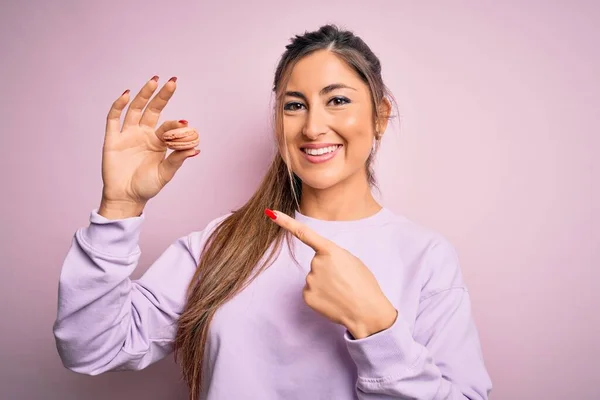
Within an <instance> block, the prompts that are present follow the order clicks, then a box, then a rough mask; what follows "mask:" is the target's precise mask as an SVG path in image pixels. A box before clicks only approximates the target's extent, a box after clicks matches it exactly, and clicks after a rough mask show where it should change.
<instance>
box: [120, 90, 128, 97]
mask: <svg viewBox="0 0 600 400" xmlns="http://www.w3.org/2000/svg"><path fill="white" fill-rule="evenodd" d="M127 93H129V89H127V90H126V91H124V92H123V94H122V95H121V96H125V95H126V94H127Z"/></svg>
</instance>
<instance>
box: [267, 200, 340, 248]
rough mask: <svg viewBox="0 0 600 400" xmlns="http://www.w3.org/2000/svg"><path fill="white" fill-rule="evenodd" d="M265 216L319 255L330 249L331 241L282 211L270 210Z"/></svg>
mask: <svg viewBox="0 0 600 400" xmlns="http://www.w3.org/2000/svg"><path fill="white" fill-rule="evenodd" d="M265 214H266V215H267V216H268V217H269V218H271V219H272V220H273V221H274V222H275V223H276V224H277V225H279V226H281V227H282V228H283V229H285V230H287V231H288V232H290V233H291V234H292V235H294V236H296V237H297V238H298V239H299V240H300V241H301V242H302V243H304V244H306V245H307V246H309V247H311V248H312V249H313V250H314V251H316V252H319V253H326V252H328V250H329V249H330V246H331V241H329V240H328V239H325V238H324V237H323V236H321V235H319V234H318V233H316V232H315V231H313V230H312V229H310V228H309V227H308V226H306V225H304V224H303V223H302V222H299V221H296V220H295V219H294V218H292V217H290V216H289V215H286V214H284V213H282V212H281V211H272V210H269V209H268V208H267V209H266V210H265Z"/></svg>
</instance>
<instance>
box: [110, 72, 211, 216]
mask: <svg viewBox="0 0 600 400" xmlns="http://www.w3.org/2000/svg"><path fill="white" fill-rule="evenodd" d="M176 87H177V85H176V78H171V79H170V80H169V81H168V82H167V83H166V84H165V85H164V86H163V87H162V88H161V89H160V91H159V92H158V94H157V95H156V96H154V98H152V99H151V97H152V95H153V94H154V92H155V91H156V89H157V88H158V77H157V76H155V77H153V78H152V79H150V80H149V81H148V82H147V83H146V84H145V85H144V86H143V87H142V89H141V90H140V91H139V93H138V94H137V95H136V96H135V98H134V99H133V101H132V102H131V104H130V105H129V108H128V110H127V112H126V114H125V117H124V119H123V124H122V126H121V114H122V112H123V110H124V109H125V107H126V106H127V104H128V103H129V90H126V91H125V92H124V93H123V94H122V95H121V96H120V97H119V98H118V99H117V100H115V102H114V103H113V105H112V107H111V109H110V111H109V113H108V116H107V121H106V134H105V138H104V147H103V152H102V181H103V183H104V187H103V189H102V201H101V204H100V208H99V210H98V212H99V213H100V214H101V215H104V216H105V217H107V218H113V219H114V218H125V217H131V216H136V215H140V213H141V212H142V210H143V208H144V206H145V204H146V203H147V201H148V200H150V199H151V198H152V197H154V196H156V195H157V194H158V192H159V191H160V190H161V189H162V188H163V187H164V186H165V185H166V184H167V183H168V182H169V181H171V179H173V176H174V175H175V173H176V172H177V170H178V169H179V168H180V167H181V166H182V164H183V162H184V161H185V160H186V159H187V158H189V157H193V156H195V155H197V154H198V153H199V150H196V149H195V147H196V146H197V145H198V143H199V141H200V140H199V136H198V132H197V131H196V130H195V129H193V128H191V127H189V126H188V123H187V121H184V120H180V121H166V122H164V123H163V124H162V125H160V127H158V129H156V125H157V123H158V120H159V118H160V114H161V112H162V110H163V109H164V108H165V106H166V105H167V103H168V102H169V100H170V99H171V97H172V96H173V94H174V93H175V89H176ZM167 149H172V150H174V151H173V152H172V153H171V154H169V155H168V156H166V153H167Z"/></svg>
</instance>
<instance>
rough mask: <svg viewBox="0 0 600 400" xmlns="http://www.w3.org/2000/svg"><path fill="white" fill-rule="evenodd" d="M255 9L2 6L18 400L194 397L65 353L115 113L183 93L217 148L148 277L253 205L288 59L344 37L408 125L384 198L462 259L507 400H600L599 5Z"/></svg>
mask: <svg viewBox="0 0 600 400" xmlns="http://www.w3.org/2000/svg"><path fill="white" fill-rule="evenodd" d="M254 3H255V2H241V1H235V2H232V1H221V2H217V1H211V2H207V1H204V2H200V1H194V2H192V1H190V2H174V1H172V2H166V1H164V2H153V1H138V2H132V1H118V2H117V1H112V2H106V1H96V2H93V3H91V2H81V1H59V2H50V1H25V2H9V3H4V4H3V5H2V11H1V12H0V15H1V17H0V19H1V21H0V22H1V23H0V32H1V35H0V43H1V48H0V58H1V60H2V61H1V62H0V72H1V76H2V78H3V82H2V96H0V102H1V107H0V110H1V111H0V112H1V113H2V115H1V116H2V124H1V128H0V132H1V137H2V139H3V140H2V143H3V145H2V146H1V147H0V152H1V154H0V162H2V168H0V173H1V174H2V176H1V177H0V179H1V182H2V186H3V188H2V195H1V196H0V201H1V207H0V227H1V228H0V233H1V235H2V237H1V241H0V246H1V248H0V253H1V256H2V258H1V261H0V262H1V264H2V270H1V271H2V278H1V279H0V296H1V297H0V304H1V305H2V306H1V307H2V318H3V321H2V329H1V330H0V346H1V347H0V352H1V355H2V363H1V365H0V398H2V399H42V398H43V399H62V400H71V399H84V398H85V399H107V398H110V399H115V400H116V399H132V398H135V399H142V398H149V399H185V398H186V395H185V393H186V391H185V389H184V387H183V386H182V384H181V383H180V382H179V381H178V379H179V371H178V369H177V367H176V365H175V364H174V363H173V359H172V358H168V359H166V360H163V361H161V362H159V363H158V364H156V365H153V366H151V367H150V368H148V369H147V370H145V371H142V372H139V373H112V374H106V375H103V376H99V377H87V376H79V375H77V374H74V373H71V372H69V371H67V370H66V369H64V368H63V367H62V364H61V363H60V360H59V358H58V355H57V353H56V349H55V347H54V339H53V336H52V331H51V328H52V323H53V321H54V318H55V315H56V314H55V313H56V292H57V279H58V274H59V271H60V268H61V263H62V261H63V257H64V255H65V253H66V251H67V249H68V246H69V245H70V241H71V238H72V235H73V233H74V232H75V230H76V229H77V228H78V227H80V226H83V225H85V224H86V223H87V218H88V216H89V212H90V210H91V209H92V208H94V207H96V206H97V205H98V201H99V199H100V190H101V179H100V157H101V146H102V140H103V129H104V119H105V115H106V112H107V111H108V107H109V105H110V104H111V102H112V101H113V100H114V99H115V98H116V97H117V96H118V95H120V94H121V92H122V91H123V90H125V89H127V88H130V89H132V90H133V91H137V90H138V88H139V87H140V85H142V84H143V83H144V82H145V81H146V80H147V79H149V78H150V77H151V76H152V75H154V74H158V75H160V77H161V82H165V81H166V79H168V78H169V77H170V76H172V75H177V76H178V77H179V89H178V92H177V94H176V96H175V98H174V99H173V100H172V102H171V104H170V105H169V106H168V108H167V111H166V112H165V114H164V117H165V118H169V119H172V118H176V119H180V118H185V119H188V120H189V121H190V124H191V125H194V126H195V127H197V128H198V129H199V130H200V132H201V138H202V139H201V140H202V142H201V148H202V150H203V153H202V154H201V155H200V156H199V157H198V158H196V159H192V160H188V162H187V164H186V165H185V166H184V167H183V169H182V170H181V171H180V172H179V174H178V176H176V178H175V180H174V181H173V182H172V183H170V184H169V186H168V187H167V188H166V189H165V190H164V192H162V193H161V194H160V195H159V196H158V197H157V198H156V199H155V200H154V201H152V202H151V204H150V205H149V207H148V208H147V216H148V218H147V221H146V222H145V227H144V231H143V234H142V238H141V246H142V250H143V256H142V260H141V264H140V267H139V268H138V270H137V271H136V273H135V275H134V276H135V277H137V276H139V275H140V274H141V273H142V272H143V271H144V270H145V269H146V268H147V266H148V265H149V263H151V262H152V261H153V260H154V259H155V258H156V257H158V255H159V254H160V253H161V252H162V251H163V250H164V249H165V248H166V246H168V244H169V243H171V242H172V241H173V240H175V239H176V238H177V237H179V236H180V235H183V234H185V233H186V232H190V231H191V230H194V229H201V228H202V227H203V226H204V224H205V223H207V222H208V221H209V220H210V219H212V218H214V217H216V216H218V215H221V214H223V213H225V212H227V211H229V210H230V209H232V208H234V207H237V206H239V205H241V204H242V203H243V202H244V201H245V200H246V199H247V198H248V196H249V195H250V194H251V193H252V192H253V190H254V189H255V187H256V185H257V183H258V181H259V179H260V177H261V175H262V174H263V172H264V171H265V168H266V166H267V164H268V162H269V159H270V156H271V154H272V150H273V148H272V144H271V139H270V122H269V115H270V114H269V113H270V108H269V107H270V88H271V82H272V75H273V72H274V68H275V65H276V62H277V59H278V57H279V55H280V54H281V52H282V51H283V50H284V46H285V45H286V44H287V40H288V38H289V37H291V36H292V35H293V34H295V33H301V32H303V31H304V30H313V29H316V28H317V27H318V26H320V25H321V24H323V23H326V22H336V23H339V24H341V25H342V26H345V27H348V28H351V29H353V30H355V31H356V32H357V33H358V34H359V35H361V36H362V37H363V38H364V39H365V40H366V41H367V43H369V44H370V46H371V47H372V49H373V50H374V51H375V52H376V53H377V54H378V55H379V56H380V58H381V60H382V63H383V68H384V78H385V79H386V81H387V83H388V85H389V86H390V87H391V89H392V91H393V92H394V94H395V95H396V97H397V99H398V102H399V106H400V112H401V119H400V121H395V122H394V124H392V126H391V127H390V129H389V130H388V132H387V135H386V137H385V139H384V141H383V148H382V150H381V154H380V158H379V163H378V167H377V171H378V175H379V181H380V183H381V189H382V193H383V196H382V199H383V200H382V201H383V202H384V204H385V205H387V206H388V207H389V208H391V209H393V210H395V211H396V212H398V213H403V214H405V215H407V216H409V217H410V218H412V219H414V220H416V221H418V222H419V223H421V224H423V225H425V226H428V227H430V228H433V229H435V230H437V231H439V232H441V233H443V234H444V235H446V236H447V237H448V238H449V239H450V240H451V241H452V242H453V243H454V245H455V246H456V247H457V248H458V250H459V252H460V255H461V259H462V263H463V271H464V274H465V277H466V280H467V283H468V284H469V286H470V289H471V292H472V298H473V303H474V313H475V318H476V321H477V324H478V327H479V330H480V334H481V339H482V343H483V350H484V354H485V358H486V362H487V366H488V367H489V371H490V374H491V376H492V379H493V382H494V388H495V389H494V392H493V394H492V397H493V398H494V399H495V400H504V399H506V400H519V399H524V400H531V399H536V400H537V399H544V400H551V399H566V398H569V399H579V400H583V399H590V400H591V399H593V398H595V399H597V398H598V397H597V396H598V394H597V390H593V388H596V387H597V375H598V373H599V372H600V366H599V361H598V360H600V354H599V345H598V342H597V337H598V334H599V333H600V321H599V319H600V312H599V311H598V306H599V303H600V302H599V298H598V287H599V285H598V282H599V278H600V276H599V272H598V270H599V267H600V250H599V249H600V245H599V230H598V229H599V226H600V223H599V222H600V221H599V219H600V216H599V214H600V206H599V204H600V193H599V188H598V176H599V174H598V173H599V163H598V158H595V157H594V156H596V154H597V153H598V150H600V141H599V136H598V134H599V133H600V132H599V130H598V123H597V117H598V112H599V110H600V104H599V103H600V102H599V95H598V93H600V90H599V87H598V80H599V76H600V75H599V74H600V72H599V71H600V57H599V54H598V51H599V49H600V40H599V29H598V27H597V21H598V20H600V7H599V5H598V3H597V2H596V4H593V3H594V2H592V1H588V2H585V1H579V2H567V1H563V2H562V4H561V3H559V2H539V4H537V5H534V3H533V2H529V4H526V2H517V1H514V2H512V4H509V3H507V2H502V4H500V2H495V3H492V2H475V1H471V2H454V4H453V5H450V2H437V4H436V5H435V6H434V5H432V4H426V2H419V4H417V3H416V2H414V3H413V2H402V1H387V2H384V1H373V2H369V4H367V2H357V1H328V2H320V1H319V2H316V1H313V2H310V1H306V0H305V1H292V2H280V1H270V2H260V5H258V4H254ZM592 118H594V120H592ZM232 384H235V382H232Z"/></svg>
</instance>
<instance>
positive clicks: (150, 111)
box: [140, 77, 177, 128]
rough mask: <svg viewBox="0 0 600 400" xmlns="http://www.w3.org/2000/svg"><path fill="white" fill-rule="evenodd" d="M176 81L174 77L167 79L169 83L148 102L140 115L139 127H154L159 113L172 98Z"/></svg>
mask: <svg viewBox="0 0 600 400" xmlns="http://www.w3.org/2000/svg"><path fill="white" fill-rule="evenodd" d="M176 81H177V78H176V77H173V78H171V79H169V81H168V82H167V83H165V85H164V86H163V87H162V88H161V89H160V91H159V92H158V94H157V95H156V96H154V98H153V99H152V100H150V103H149V104H148V107H146V109H145V110H144V112H143V114H142V117H141V119H140V125H144V126H149V127H150V128H154V127H155V126H156V124H157V123H158V119H159V118H160V113H161V112H162V110H163V109H164V108H165V106H166V105H167V103H168V102H169V100H170V99H171V97H173V93H175V89H176V88H177V85H176V84H175V82H176Z"/></svg>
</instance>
